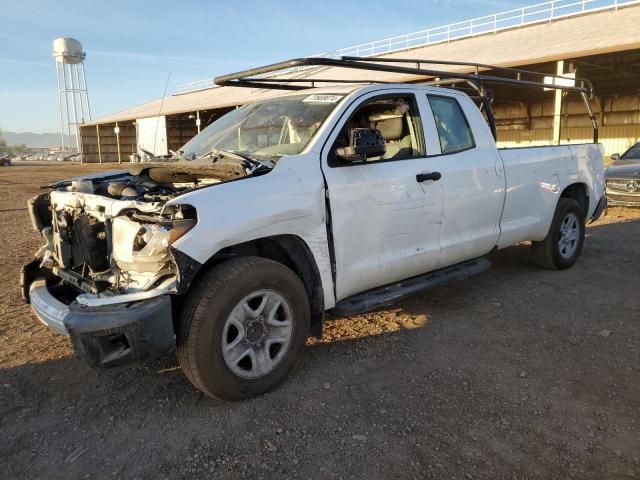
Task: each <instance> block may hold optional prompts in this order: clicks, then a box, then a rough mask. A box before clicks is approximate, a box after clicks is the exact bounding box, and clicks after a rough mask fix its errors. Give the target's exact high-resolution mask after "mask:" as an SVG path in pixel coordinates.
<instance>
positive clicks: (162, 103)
mask: <svg viewBox="0 0 640 480" xmlns="http://www.w3.org/2000/svg"><path fill="white" fill-rule="evenodd" d="M170 78H171V72H169V76H168V77H167V82H166V83H165V84H164V93H163V94H162V100H160V110H159V111H158V118H157V120H156V131H155V133H154V134H153V154H154V155H155V154H156V143H157V142H158V126H159V125H160V115H161V114H162V106H163V105H164V98H165V97H166V96H167V88H168V87H169V79H170Z"/></svg>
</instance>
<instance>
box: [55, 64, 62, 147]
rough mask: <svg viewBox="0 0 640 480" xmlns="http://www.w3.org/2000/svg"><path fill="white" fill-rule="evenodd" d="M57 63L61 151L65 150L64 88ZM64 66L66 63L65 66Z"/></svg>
mask: <svg viewBox="0 0 640 480" xmlns="http://www.w3.org/2000/svg"><path fill="white" fill-rule="evenodd" d="M55 64H56V83H57V85H58V110H59V111H60V151H62V152H64V116H63V115H62V89H61V88H60V66H59V63H58V61H57V60H56V61H55ZM62 68H64V65H63V67H62Z"/></svg>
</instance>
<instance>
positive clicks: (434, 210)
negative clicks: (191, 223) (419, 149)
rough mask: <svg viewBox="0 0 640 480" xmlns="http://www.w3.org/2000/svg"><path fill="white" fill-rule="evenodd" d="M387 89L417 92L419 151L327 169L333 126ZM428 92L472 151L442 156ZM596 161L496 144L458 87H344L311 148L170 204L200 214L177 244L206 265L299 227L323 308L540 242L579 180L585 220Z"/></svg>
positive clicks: (580, 148) (585, 148)
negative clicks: (422, 177) (450, 113)
mask: <svg viewBox="0 0 640 480" xmlns="http://www.w3.org/2000/svg"><path fill="white" fill-rule="evenodd" d="M391 93H413V94H415V96H416V100H417V104H418V106H419V109H420V114H421V117H422V125H423V129H424V132H423V134H424V139H425V143H426V150H427V156H426V157H425V158H423V159H409V160H395V161H388V162H379V163H376V162H371V163H367V164H362V165H354V166H347V167H344V168H331V167H329V166H328V164H327V150H328V149H329V148H330V146H331V145H332V144H333V141H334V140H335V138H336V136H337V131H338V128H337V127H338V126H339V125H341V124H342V123H343V122H344V121H346V118H348V116H349V114H350V113H352V112H353V111H354V110H355V109H356V108H357V107H358V105H360V104H361V103H362V102H363V101H365V100H367V99H369V98H372V97H375V96H376V95H383V94H391ZM426 94H434V95H439V96H452V97H455V98H456V99H458V101H459V103H460V105H461V106H462V108H463V110H464V113H465V115H466V117H467V120H468V122H469V124H470V126H471V128H472V130H473V134H474V138H475V141H476V146H475V148H473V149H471V150H466V151H463V152H459V153H454V154H444V155H442V154H441V151H440V146H439V143H438V140H437V132H436V128H435V123H434V120H433V117H432V115H431V111H430V107H429V103H428V102H427V101H426ZM319 157H320V158H319ZM602 170H603V167H602V152H601V147H600V146H598V145H571V146H559V147H533V148H522V149H513V150H498V149H497V148H496V145H495V142H494V140H493V137H492V135H491V132H490V130H489V128H488V126H487V124H486V122H485V120H484V118H483V117H482V115H481V113H480V112H479V110H478V109H477V107H476V106H475V105H474V104H473V102H472V101H471V99H470V98H469V97H468V96H467V95H465V94H463V93H460V92H455V91H451V90H445V89H442V88H437V87H420V86H412V85H388V86H385V85H375V86H367V87H362V88H359V89H357V90H355V91H352V92H351V93H350V94H349V95H347V96H346V97H345V98H344V99H343V100H342V102H341V103H340V105H338V106H337V107H336V109H335V111H334V112H333V113H332V114H331V115H330V116H329V118H328V119H327V120H326V121H325V122H324V124H323V125H322V126H321V127H320V128H319V130H318V132H317V133H316V135H315V137H314V138H313V140H312V141H311V142H310V144H309V145H308V146H307V148H306V149H305V150H304V151H303V152H302V153H301V154H300V155H296V156H285V157H282V159H281V160H280V161H279V162H278V164H277V165H276V167H275V168H274V169H273V171H272V172H271V173H269V174H268V175H264V176H260V177H257V178H251V179H246V180H242V181H238V182H229V183H225V184H221V185H216V186H213V187H210V188H205V189H201V190H196V191H193V192H191V193H187V194H185V195H182V196H180V197H178V198H176V199H174V200H173V201H172V202H170V203H186V204H190V205H193V206H194V207H195V208H196V209H197V211H198V212H200V215H199V223H198V225H197V226H196V227H195V228H194V229H193V230H192V231H191V232H189V234H188V235H186V236H185V237H184V238H182V239H180V240H179V241H178V242H177V243H176V244H175V247H176V248H177V249H179V250H182V251H183V252H185V253H186V254H188V255H190V256H191V257H193V258H194V259H196V260H197V261H199V262H202V263H204V262H206V261H207V260H208V259H209V258H211V257H212V256H213V255H215V254H216V252H218V251H220V250H221V249H223V248H225V247H228V246H232V245H235V244H239V243H243V242H248V241H251V240H255V239H259V238H263V237H267V236H273V235H296V236H298V237H299V238H301V239H302V240H304V241H305V243H306V244H307V245H308V247H309V249H310V250H311V252H312V253H313V256H314V259H315V261H316V264H317V266H318V270H319V271H320V274H321V278H322V287H323V291H324V299H325V308H326V309H330V308H332V307H333V306H334V305H335V304H336V302H337V301H340V300H342V299H344V298H347V297H349V296H351V295H354V294H356V293H359V292H362V291H366V290H368V289H371V288H374V287H377V286H381V285H385V284H388V283H392V282H394V281H398V280H401V279H404V278H409V277H412V276H415V275H418V274H421V273H425V272H428V271H430V270H434V269H437V268H442V267H446V266H448V265H452V264H455V263H458V262H461V261H464V260H468V259H471V258H475V257H479V256H482V255H485V254H487V253H489V252H490V251H491V250H492V249H494V248H496V247H497V248H504V247H507V246H510V245H513V244H516V243H518V242H521V241H525V240H542V239H543V238H544V237H545V236H546V234H547V232H548V230H549V226H550V224H551V219H552V218H553V213H554V211H555V206H556V204H557V201H558V198H559V196H560V195H561V193H562V191H563V190H564V188H566V187H567V186H568V185H571V184H573V183H582V184H584V185H585V186H586V188H587V191H588V192H589V212H587V213H588V215H587V218H589V216H590V215H592V214H593V211H594V210H595V206H596V204H597V202H598V200H599V199H600V198H601V197H602V195H603V192H604V179H603V173H602ZM433 171H440V172H442V180H441V181H438V182H432V181H428V182H424V183H417V182H416V181H415V175H416V174H417V173H420V172H433ZM325 198H328V200H329V202H328V203H327V202H326V201H325ZM327 204H329V205H330V208H331V212H327ZM216 206H219V207H216ZM212 210H214V211H215V213H213V212H212V213H211V214H209V212H211V211H212ZM329 218H330V224H329V226H327V222H328V219H329ZM328 231H330V232H331V238H330V237H329V235H328V233H327V232H328ZM331 246H332V247H333V249H334V255H335V275H334V274H333V272H332V264H331V254H330V249H331ZM334 283H335V284H334Z"/></svg>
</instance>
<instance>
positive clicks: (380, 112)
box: [322, 89, 443, 301]
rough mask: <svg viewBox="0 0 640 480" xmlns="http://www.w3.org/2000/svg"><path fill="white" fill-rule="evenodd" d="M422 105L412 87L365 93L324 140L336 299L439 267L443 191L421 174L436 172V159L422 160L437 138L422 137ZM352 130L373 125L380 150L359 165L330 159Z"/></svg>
mask: <svg viewBox="0 0 640 480" xmlns="http://www.w3.org/2000/svg"><path fill="white" fill-rule="evenodd" d="M426 103H427V102H426V99H424V98H421V99H418V98H417V97H416V95H415V94H414V92H413V90H407V89H403V90H398V91H394V90H392V89H387V90H385V93H384V94H380V93H369V94H367V95H365V96H363V97H361V98H360V99H358V100H356V101H355V102H354V103H353V104H352V105H351V106H350V107H348V109H347V110H346V112H345V113H344V115H343V116H342V118H341V119H340V120H339V122H338V123H337V125H336V128H335V129H334V131H333V132H332V133H331V135H330V136H329V138H328V141H327V143H326V144H325V147H324V149H323V153H322V169H323V172H324V175H325V179H326V183H327V187H328V192H327V195H328V201H329V206H330V221H331V230H332V234H333V246H334V253H335V263H336V272H335V274H336V298H337V300H338V301H339V300H342V299H344V298H346V297H349V296H351V295H354V294H356V293H360V292H363V291H365V290H368V289H371V288H374V287H378V286H381V285H386V284H389V283H392V282H396V281H399V280H402V279H405V278H408V277H412V276H415V275H418V274H420V273H424V272H426V271H429V270H433V269H434V268H436V266H437V264H438V260H439V255H440V244H439V242H438V234H439V231H440V223H441V219H442V194H443V191H442V184H441V182H439V181H437V180H431V179H427V178H423V176H425V175H427V176H428V174H430V173H433V172H438V171H439V169H440V158H439V157H438V156H434V157H431V158H430V157H428V153H429V152H433V151H434V150H435V149H436V148H437V144H436V143H434V142H436V141H437V140H436V138H437V137H436V136H435V134H434V133H433V132H431V133H430V134H429V135H426V136H425V135H424V131H423V126H422V121H421V115H420V111H424V108H426V109H427V110H428V106H426ZM430 125H431V128H432V129H433V128H434V127H433V122H431V124H430ZM358 127H368V128H377V129H378V130H380V132H381V133H382V136H383V137H384V139H385V144H386V150H387V153H386V154H385V155H383V156H382V157H378V158H369V159H368V160H367V161H364V162H362V163H344V162H343V161H341V160H340V159H339V158H337V157H336V156H335V150H336V148H337V146H338V145H340V142H341V141H343V140H344V135H345V132H348V131H349V129H351V128H358ZM421 175H422V176H421Z"/></svg>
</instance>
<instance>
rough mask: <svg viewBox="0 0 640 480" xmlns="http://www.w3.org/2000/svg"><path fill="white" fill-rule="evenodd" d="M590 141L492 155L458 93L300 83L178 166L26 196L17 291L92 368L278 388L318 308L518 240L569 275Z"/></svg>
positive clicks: (595, 184)
mask: <svg viewBox="0 0 640 480" xmlns="http://www.w3.org/2000/svg"><path fill="white" fill-rule="evenodd" d="M604 202H605V200H604V179H603V163H602V150H601V147H600V146H599V145H598V144H583V145H570V146H552V147H534V148H518V149H512V150H499V149H497V148H496V143H495V141H494V138H493V135H492V131H491V129H490V128H489V126H488V125H487V122H486V120H485V117H484V115H483V114H482V113H481V111H480V110H479V109H478V107H477V106H476V104H475V103H474V101H472V99H471V98H470V97H469V96H468V95H466V94H464V93H461V92H458V91H455V90H452V89H449V88H440V87H430V86H420V85H412V84H379V85H346V86H345V85H340V86H331V87H326V88H315V89H311V90H299V91H294V92H291V93H286V94H283V95H282V96H279V97H274V98H270V99H268V100H264V101H260V102H257V103H252V104H248V105H245V106H243V107H241V108H238V109H236V110H233V111H231V112H230V113H228V114H226V115H225V116H223V117H221V118H220V119H219V120H217V121H215V122H214V123H213V124H211V125H210V126H209V127H207V128H206V129H205V130H203V131H202V132H201V133H200V134H198V135H197V136H196V137H195V138H193V139H192V140H191V141H189V142H188V143H187V144H186V145H185V146H184V147H183V149H182V150H180V152H179V153H177V154H176V156H175V158H174V159H173V160H172V161H165V162H162V163H160V162H158V163H147V164H138V165H132V166H131V168H129V169H128V170H125V171H113V172H108V173H103V174H100V175H93V176H86V177H80V178H76V179H71V180H68V181H63V182H59V183H56V184H54V185H51V186H50V191H48V192H46V193H43V194H41V195H39V196H37V197H35V198H33V199H31V200H30V202H29V209H30V214H31V217H32V220H33V224H34V226H35V228H36V229H37V230H38V231H40V232H41V233H42V235H43V238H44V239H45V242H46V243H45V245H44V246H43V247H42V248H41V250H40V251H39V252H38V253H37V255H36V258H35V260H34V261H33V262H31V263H30V264H28V265H26V266H25V267H24V268H23V272H22V288H23V295H24V297H25V299H26V300H27V301H30V303H31V305H32V307H33V310H34V311H35V313H36V315H37V316H38V317H39V318H40V319H41V320H42V321H43V322H44V323H45V324H47V325H48V326H49V327H50V328H51V329H52V330H54V331H56V332H58V333H62V334H65V335H68V336H70V338H71V341H72V342H73V345H74V347H75V350H76V352H77V354H79V356H80V357H82V358H83V359H84V360H86V361H87V362H88V363H89V364H90V365H92V366H111V365H118V364H123V363H127V362H131V361H133V360H139V359H143V358H148V357H152V356H156V355H159V354H164V353H166V352H169V351H171V350H172V349H174V348H176V346H177V351H178V358H179V361H180V365H181V366H182V369H183V371H184V373H185V374H186V376H187V377H188V378H189V379H190V380H191V381H192V382H193V384H194V385H195V386H196V387H197V388H199V389H200V390H202V391H203V392H204V393H206V394H207V395H211V396H216V397H220V398H223V399H242V398H247V397H251V396H255V395H258V394H261V393H263V392H265V391H268V390H269V389H271V388H273V387H274V386H275V385H277V384H278V383H279V382H281V381H282V380H283V379H284V378H285V377H286V376H287V374H288V373H289V372H290V371H291V369H292V368H293V366H294V365H295V363H296V361H297V360H298V359H299V357H300V355H301V353H302V350H303V348H304V345H305V340H306V338H307V337H308V336H310V335H320V334H321V332H322V325H323V319H324V314H325V312H326V311H329V312H332V311H333V312H336V313H339V314H350V313H353V312H357V311H366V310H370V309H372V308H376V307H379V306H381V305H385V304H388V303H389V302H391V301H393V300H395V299H396V298H399V297H401V296H404V295H407V294H411V293H414V292H415V291H417V290H419V289H423V288H426V287H429V286H433V285H439V284H441V283H443V282H445V281H449V280H452V279H456V278H460V277H463V276H466V275H470V274H473V273H478V272H481V271H483V270H485V269H486V268H487V267H488V265H489V264H488V261H487V260H486V259H484V258H483V257H484V256H486V255H487V254H489V253H490V252H492V251H494V250H496V249H502V248H505V247H509V246H510V245H514V244H516V243H518V242H523V241H532V250H533V255H534V256H535V259H536V261H537V262H538V264H539V265H540V266H542V267H544V268H550V269H563V268H567V267H570V266H572V265H573V264H574V263H575V262H576V260H577V259H578V256H579V255H580V251H581V249H582V244H583V241H584V237H585V222H586V221H587V220H589V219H592V218H596V217H597V216H599V214H600V212H601V211H602V209H603V208H604V205H605V203H604Z"/></svg>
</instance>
